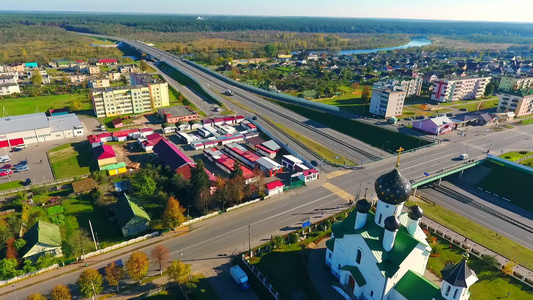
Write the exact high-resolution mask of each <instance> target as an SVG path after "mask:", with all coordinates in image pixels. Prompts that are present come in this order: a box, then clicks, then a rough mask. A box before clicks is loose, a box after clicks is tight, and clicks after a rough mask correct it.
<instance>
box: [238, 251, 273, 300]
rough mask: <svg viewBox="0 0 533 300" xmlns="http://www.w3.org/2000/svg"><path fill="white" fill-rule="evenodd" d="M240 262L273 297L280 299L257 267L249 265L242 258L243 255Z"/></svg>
mask: <svg viewBox="0 0 533 300" xmlns="http://www.w3.org/2000/svg"><path fill="white" fill-rule="evenodd" d="M242 262H243V263H244V265H245V266H246V267H248V270H250V271H251V272H252V273H253V274H254V275H255V277H256V278H257V279H258V280H259V281H260V282H261V283H262V284H263V285H264V286H265V288H266V289H267V290H268V291H269V292H270V294H271V295H272V297H274V299H276V300H278V299H280V297H279V292H277V291H274V288H273V287H272V284H270V283H268V281H267V279H266V277H265V276H264V275H263V274H262V273H261V271H259V269H257V268H256V267H255V266H251V265H250V263H249V262H248V261H246V260H245V259H244V255H243V256H242Z"/></svg>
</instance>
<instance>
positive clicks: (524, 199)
mask: <svg viewBox="0 0 533 300" xmlns="http://www.w3.org/2000/svg"><path fill="white" fill-rule="evenodd" d="M483 166H485V167H487V168H489V169H491V172H490V173H489V174H488V175H487V176H485V177H484V178H483V179H482V180H481V181H480V182H479V183H478V186H479V187H481V188H483V189H486V190H489V191H491V192H492V193H495V194H497V195H500V196H502V197H505V198H507V199H509V200H511V203H513V204H514V205H517V206H520V207H522V208H524V209H527V210H529V211H533V201H531V199H533V189H531V188H526V187H528V186H530V185H531V183H532V182H533V175H531V174H528V173H525V172H522V171H519V170H516V169H513V168H510V167H506V166H503V165H499V164H496V163H494V162H490V161H489V162H485V163H484V164H483Z"/></svg>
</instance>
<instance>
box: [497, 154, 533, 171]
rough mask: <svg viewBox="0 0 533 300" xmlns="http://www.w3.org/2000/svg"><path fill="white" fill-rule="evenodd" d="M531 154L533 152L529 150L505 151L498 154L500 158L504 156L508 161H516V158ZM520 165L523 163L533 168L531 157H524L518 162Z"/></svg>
mask: <svg viewBox="0 0 533 300" xmlns="http://www.w3.org/2000/svg"><path fill="white" fill-rule="evenodd" d="M530 155H533V152H530V151H514V152H507V153H504V154H502V155H500V157H501V158H505V159H507V160H510V161H514V162H516V161H517V160H518V159H521V158H523V157H526V156H530ZM520 164H521V165H525V166H528V167H531V168H533V158H530V159H526V160H523V161H521V162H520Z"/></svg>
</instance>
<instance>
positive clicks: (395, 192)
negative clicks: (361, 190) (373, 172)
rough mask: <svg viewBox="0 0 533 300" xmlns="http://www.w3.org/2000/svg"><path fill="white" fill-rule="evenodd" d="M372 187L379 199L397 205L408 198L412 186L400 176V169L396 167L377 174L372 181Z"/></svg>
mask: <svg viewBox="0 0 533 300" xmlns="http://www.w3.org/2000/svg"><path fill="white" fill-rule="evenodd" d="M374 189H375V190H376V193H377V196H378V198H379V200H381V201H383V202H385V203H388V204H392V205H398V204H400V203H402V202H405V201H407V199H409V196H410V195H411V189H412V188H411V184H410V183H409V181H408V180H407V179H405V178H404V177H402V175H401V174H400V171H398V169H397V168H396V169H394V170H392V171H390V172H389V173H386V174H383V175H381V176H379V177H378V179H376V182H375V183H374Z"/></svg>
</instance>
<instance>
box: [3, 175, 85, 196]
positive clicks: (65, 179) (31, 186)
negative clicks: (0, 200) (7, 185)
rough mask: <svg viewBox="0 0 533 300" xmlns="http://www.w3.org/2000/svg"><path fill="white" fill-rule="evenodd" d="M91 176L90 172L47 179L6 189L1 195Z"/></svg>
mask: <svg viewBox="0 0 533 300" xmlns="http://www.w3.org/2000/svg"><path fill="white" fill-rule="evenodd" d="M89 176H90V174H85V175H79V176H76V177H69V178H63V179H58V180H53V181H45V182H43V183H39V184H33V185H28V186H22V187H19V188H15V189H10V190H4V191H0V196H5V195H9V194H14V193H17V192H21V191H27V190H29V189H31V188H33V187H46V186H51V185H58V184H62V183H70V182H72V181H75V180H78V179H82V178H87V177H89Z"/></svg>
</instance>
